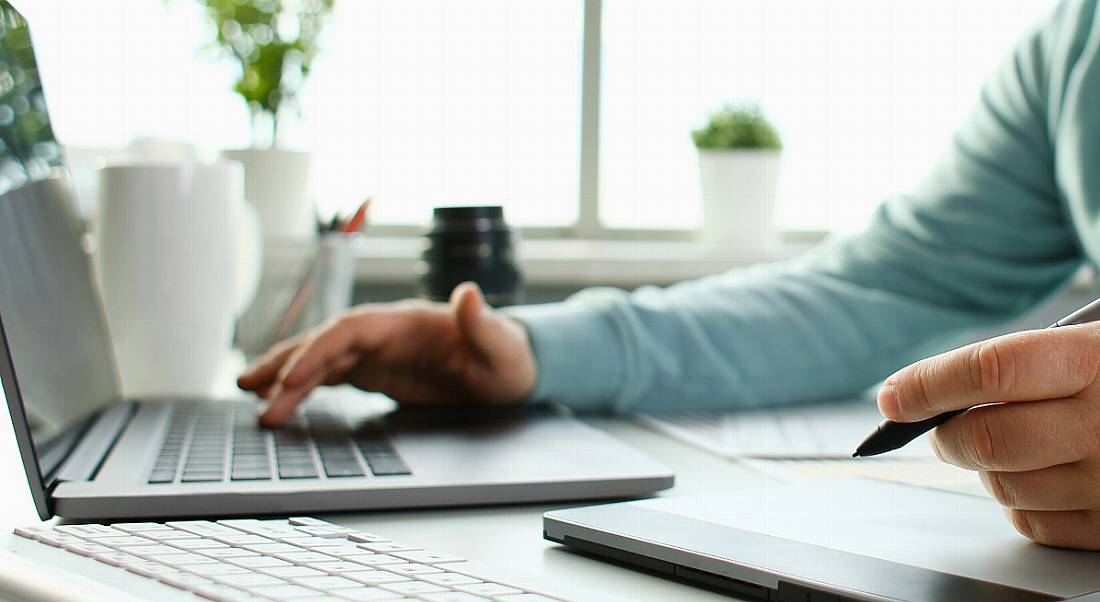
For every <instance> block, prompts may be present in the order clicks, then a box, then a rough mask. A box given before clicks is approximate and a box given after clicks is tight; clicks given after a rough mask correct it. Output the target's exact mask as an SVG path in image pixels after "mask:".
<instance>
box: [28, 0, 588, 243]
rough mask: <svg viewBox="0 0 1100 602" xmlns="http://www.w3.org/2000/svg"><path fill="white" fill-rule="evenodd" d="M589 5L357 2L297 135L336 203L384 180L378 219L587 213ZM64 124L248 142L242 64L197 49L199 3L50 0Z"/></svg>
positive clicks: (46, 34) (123, 139) (314, 81)
mask: <svg viewBox="0 0 1100 602" xmlns="http://www.w3.org/2000/svg"><path fill="white" fill-rule="evenodd" d="M582 6H583V5H582V3H581V2H580V1H579V0H577V1H575V2H561V1H555V0H528V1H523V2H515V1H512V0H477V1H471V2H450V1H447V0H402V1H401V2H366V1H360V0H342V1H338V2H336V10H335V13H334V14H333V15H332V19H331V21H330V22H329V25H328V29H327V33H326V38H325V43H324V50H323V52H322V54H321V55H320V57H319V58H318V60H317V61H316V62H315V63H314V69H313V74H312V76H311V79H310V80H309V82H308V83H307V87H306V89H305V90H304V92H303V95H302V105H303V109H304V111H303V113H304V116H305V117H304V121H303V122H302V123H301V124H300V125H301V127H299V128H294V127H293V126H292V127H291V129H290V132H289V134H290V142H291V144H297V145H299V146H302V147H304V148H308V149H310V150H312V151H313V152H314V154H315V159H316V163H315V175H316V177H315V191H316V196H317V201H318V204H319V205H320V207H319V209H320V212H321V214H322V215H325V214H328V213H331V211H332V210H334V209H336V208H338V207H345V208H346V207H353V206H354V205H355V204H356V203H357V202H358V200H360V199H362V198H363V197H364V196H366V195H368V194H370V195H374V196H375V198H376V199H377V202H376V203H375V205H374V207H373V208H372V214H373V218H374V220H375V221H376V222H380V223H411V224H422V223H425V222H427V220H428V219H429V218H430V217H431V208H432V207H433V206H435V205H446V204H469V203H472V204H502V205H504V206H505V208H506V214H507V216H508V218H509V220H510V221H512V222H514V223H517V224H524V225H538V226H561V225H568V224H570V223H572V222H574V221H575V220H576V217H577V202H578V201H577V182H578V179H579V175H578V154H579V150H578V145H579V129H580V122H579V112H580V75H579V74H580V46H581V28H582V26H583V19H582V12H581V11H582ZM28 8H29V9H30V10H27V17H28V19H30V20H31V27H32V31H33V32H34V34H35V37H36V46H37V50H38V52H39V55H40V56H39V61H40V63H41V64H42V68H43V72H44V80H45V88H46V94H47V97H48V101H49V103H50V112H51V116H52V117H53V120H54V123H55V128H56V131H57V133H58V137H59V138H60V139H61V140H62V142H63V143H66V144H69V145H74V146H81V147H121V146H124V145H126V144H127V143H128V142H129V141H130V140H131V139H132V138H133V137H135V136H156V137H163V138H170V139H176V140H189V141H196V142H198V143H200V144H201V145H202V146H203V147H206V148H208V149H215V150H216V149H220V148H226V147H231V148H232V147H241V146H246V145H247V144H248V142H249V119H248V115H247V110H246V109H245V106H244V103H243V102H242V101H241V100H240V99H239V98H237V97H236V96H235V95H234V94H232V93H231V92H230V89H231V87H232V82H233V81H234V76H235V73H236V71H235V67H234V65H233V64H232V63H230V62H226V61H223V62H221V63H218V62H217V61H213V60H211V57H210V52H209V51H207V52H198V51H197V49H199V48H200V47H201V46H203V45H204V44H206V43H207V42H208V41H209V39H210V27H211V26H210V25H209V24H208V23H207V22H206V20H205V19H204V17H203V13H202V11H201V10H200V9H199V7H198V5H197V4H196V3H195V2H193V1H192V0H172V1H171V2H169V3H167V5H166V3H164V2H161V1H160V0H97V1H96V2H69V1H62V0H36V1H35V2H34V3H28Z"/></svg>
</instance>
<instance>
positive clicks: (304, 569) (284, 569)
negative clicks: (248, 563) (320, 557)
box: [256, 566, 325, 579]
mask: <svg viewBox="0 0 1100 602" xmlns="http://www.w3.org/2000/svg"><path fill="white" fill-rule="evenodd" d="M256 570H257V571H258V572H260V573H264V574H265V575H271V576H272V577H278V578H280V579H292V578H294V577H321V576H323V575H324V574H325V573H324V572H323V571H318V570H317V569H311V568H309V567H308V566H269V567H259V568H257V569H256Z"/></svg>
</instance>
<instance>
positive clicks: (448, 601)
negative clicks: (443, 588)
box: [420, 592, 487, 602]
mask: <svg viewBox="0 0 1100 602" xmlns="http://www.w3.org/2000/svg"><path fill="white" fill-rule="evenodd" d="M420 599H421V600H424V602H484V601H485V600H487V598H482V597H481V596H475V595H473V594H467V593H465V592H433V593H430V594H421V596H420Z"/></svg>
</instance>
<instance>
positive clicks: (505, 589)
mask: <svg viewBox="0 0 1100 602" xmlns="http://www.w3.org/2000/svg"><path fill="white" fill-rule="evenodd" d="M453 588H454V589H456V590H458V591H460V592H466V593H468V594H476V595H478V596H509V595H513V594H522V593H523V590H521V589H516V588H514V587H509V586H507V585H502V584H500V583H489V582H485V583H470V584H467V585H454V586H453Z"/></svg>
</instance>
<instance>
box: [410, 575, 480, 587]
mask: <svg viewBox="0 0 1100 602" xmlns="http://www.w3.org/2000/svg"><path fill="white" fill-rule="evenodd" d="M416 578H417V579H419V580H420V581H426V582H428V583H434V584H435V585H445V586H447V587H453V586H456V585H471V584H474V583H481V580H480V579H478V578H476V577H471V576H469V575H463V574H462V573H429V574H426V575H417V576H416Z"/></svg>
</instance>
